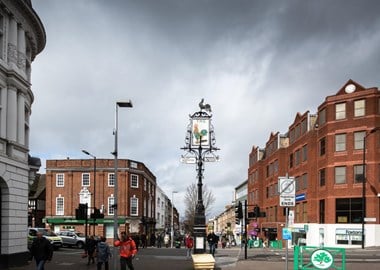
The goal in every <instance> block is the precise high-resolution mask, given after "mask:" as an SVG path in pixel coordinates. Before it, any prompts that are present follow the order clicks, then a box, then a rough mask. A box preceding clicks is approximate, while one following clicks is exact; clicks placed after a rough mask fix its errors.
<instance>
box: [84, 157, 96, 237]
mask: <svg viewBox="0 0 380 270" xmlns="http://www.w3.org/2000/svg"><path fill="white" fill-rule="evenodd" d="M82 152H83V153H85V154H86V155H88V156H90V157H92V158H93V159H94V198H93V199H94V202H93V203H92V214H93V225H92V226H93V231H94V234H93V235H95V219H96V218H95V199H96V156H94V155H92V154H91V153H90V152H88V151H86V150H82Z"/></svg>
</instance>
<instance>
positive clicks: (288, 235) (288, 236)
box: [282, 228, 292, 240]
mask: <svg viewBox="0 0 380 270" xmlns="http://www.w3.org/2000/svg"><path fill="white" fill-rule="evenodd" d="M282 239H284V240H292V231H291V230H290V229H289V228H282Z"/></svg>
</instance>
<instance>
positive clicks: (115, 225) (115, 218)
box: [112, 100, 133, 269]
mask: <svg viewBox="0 0 380 270" xmlns="http://www.w3.org/2000/svg"><path fill="white" fill-rule="evenodd" d="M119 107H121V108H132V107H133V105H132V101H131V100H129V101H125V102H124V101H117V102H116V107H115V129H114V131H113V135H115V150H114V152H112V154H113V155H114V157H115V161H114V164H115V170H114V180H115V183H114V193H115V194H114V195H113V196H114V197H113V198H114V202H113V241H114V242H115V241H116V240H117V238H118V234H117V231H118V228H119V224H118V215H117V208H118V200H117V199H118V196H117V194H118V192H119V189H118V181H117V171H118V164H117V161H118V160H117V154H118V152H117V151H118V148H117V130H118V108H119ZM113 252H114V254H113V263H114V266H113V269H118V268H119V267H118V263H117V248H114V249H113Z"/></svg>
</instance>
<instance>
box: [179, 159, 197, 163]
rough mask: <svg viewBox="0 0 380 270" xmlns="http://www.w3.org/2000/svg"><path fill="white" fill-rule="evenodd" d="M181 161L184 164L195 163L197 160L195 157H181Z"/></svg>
mask: <svg viewBox="0 0 380 270" xmlns="http://www.w3.org/2000/svg"><path fill="white" fill-rule="evenodd" d="M181 162H182V163H186V164H195V163H196V162H197V158H196V157H181Z"/></svg>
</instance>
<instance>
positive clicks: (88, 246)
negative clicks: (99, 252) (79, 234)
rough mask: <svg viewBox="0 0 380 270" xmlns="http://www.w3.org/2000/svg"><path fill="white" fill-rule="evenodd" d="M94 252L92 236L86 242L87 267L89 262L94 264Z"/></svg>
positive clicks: (94, 242) (94, 244) (94, 246)
mask: <svg viewBox="0 0 380 270" xmlns="http://www.w3.org/2000/svg"><path fill="white" fill-rule="evenodd" d="M95 250H96V240H95V237H94V236H93V235H91V236H90V238H87V240H86V252H87V258H88V262H87V265H89V264H90V263H91V262H92V263H95V256H94V255H95Z"/></svg>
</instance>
